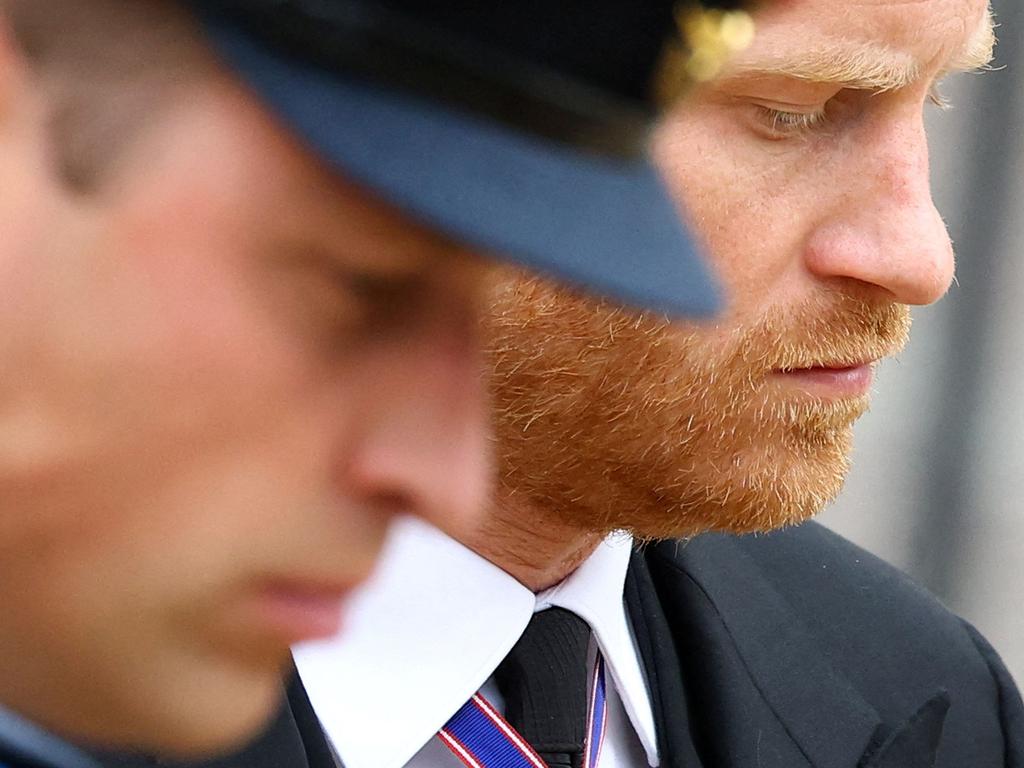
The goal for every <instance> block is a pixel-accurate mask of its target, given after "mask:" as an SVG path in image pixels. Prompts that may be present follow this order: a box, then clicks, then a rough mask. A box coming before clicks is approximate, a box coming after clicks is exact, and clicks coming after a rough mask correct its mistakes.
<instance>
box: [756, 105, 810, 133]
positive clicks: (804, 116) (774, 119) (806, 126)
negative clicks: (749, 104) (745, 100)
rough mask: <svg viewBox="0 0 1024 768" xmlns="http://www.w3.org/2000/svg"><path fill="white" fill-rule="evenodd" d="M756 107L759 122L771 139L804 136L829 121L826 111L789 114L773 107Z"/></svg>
mask: <svg viewBox="0 0 1024 768" xmlns="http://www.w3.org/2000/svg"><path fill="white" fill-rule="evenodd" d="M755 106H756V108H757V116H758V120H759V121H760V122H761V123H762V124H763V125H764V126H765V127H766V128H767V129H768V131H769V133H770V134H771V137H772V138H777V139H785V138H790V137H795V136H802V135H804V134H807V133H809V132H810V131H813V130H814V129H816V128H819V127H820V126H822V125H823V124H824V123H825V121H826V120H827V116H826V114H825V110H824V109H821V110H817V111H814V112H787V111H785V110H781V109H774V108H773V107H765V106H761V105H755Z"/></svg>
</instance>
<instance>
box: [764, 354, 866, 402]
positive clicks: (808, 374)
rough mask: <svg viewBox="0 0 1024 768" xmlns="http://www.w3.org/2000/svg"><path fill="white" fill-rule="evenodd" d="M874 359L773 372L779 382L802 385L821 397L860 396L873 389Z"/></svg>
mask: <svg viewBox="0 0 1024 768" xmlns="http://www.w3.org/2000/svg"><path fill="white" fill-rule="evenodd" d="M874 365H875V363H874V361H871V362H865V363H854V364H852V365H847V364H842V363H840V364H833V363H829V364H826V365H816V366H811V367H807V368H785V369H777V370H775V371H773V372H772V376H773V378H774V379H776V380H777V381H781V382H785V383H787V384H790V385H794V386H797V387H799V388H800V389H802V390H804V391H806V392H808V393H809V394H813V395H817V396H820V397H860V396H863V395H866V394H867V393H868V392H869V391H870V389H871V383H872V381H873V379H874Z"/></svg>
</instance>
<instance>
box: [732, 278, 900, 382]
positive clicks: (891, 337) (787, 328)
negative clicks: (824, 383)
mask: <svg viewBox="0 0 1024 768" xmlns="http://www.w3.org/2000/svg"><path fill="white" fill-rule="evenodd" d="M910 324H911V318H910V308H909V307H907V306H906V305H904V304H895V303H891V302H886V303H881V302H872V301H868V300H865V299H861V298H858V297H855V296H851V295H848V294H832V295H827V296H822V297H817V298H815V299H813V300H810V301H808V302H806V303H804V304H802V305H800V306H797V307H792V308H786V309H778V310H774V311H771V312H769V313H768V314H766V315H765V316H764V317H762V318H760V319H759V321H758V322H757V323H756V324H755V325H754V326H753V327H748V328H746V329H742V330H739V331H737V334H738V340H737V346H736V349H737V354H738V356H739V358H740V359H741V360H742V361H743V363H744V365H745V367H747V368H748V369H753V370H757V369H760V370H765V371H780V370H781V371H789V370H798V369H803V368H818V367H824V368H846V367H851V366H855V365H862V364H864V363H870V362H874V361H876V360H880V359H882V358H885V357H891V356H893V355H896V354H898V353H899V352H900V351H901V350H902V349H903V348H904V347H905V346H906V343H907V340H908V338H909V336H910Z"/></svg>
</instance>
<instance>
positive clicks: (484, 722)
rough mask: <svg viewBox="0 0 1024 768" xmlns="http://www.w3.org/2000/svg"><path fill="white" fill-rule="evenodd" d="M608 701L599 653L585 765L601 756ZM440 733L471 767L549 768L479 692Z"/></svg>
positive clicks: (591, 764) (589, 767) (592, 766)
mask: <svg viewBox="0 0 1024 768" xmlns="http://www.w3.org/2000/svg"><path fill="white" fill-rule="evenodd" d="M607 705H608V698H607V691H606V688H605V674H604V659H603V658H602V657H601V654H598V655H597V664H596V665H595V667H594V684H593V686H592V687H591V694H590V707H589V709H588V713H587V739H586V743H585V745H584V750H583V754H584V760H583V765H584V766H585V768H596V766H597V764H598V761H599V760H600V759H601V747H602V745H603V744H604V732H605V724H606V723H607V720H608V712H607V709H608V706H607ZM437 735H438V737H439V738H440V739H441V741H443V742H444V743H445V744H446V745H447V747H448V748H449V749H450V750H451V751H452V752H453V753H454V754H455V756H456V757H457V758H459V760H461V761H462V762H463V763H464V764H465V765H466V766H468V768H547V766H546V765H545V764H544V761H543V760H542V759H541V758H540V756H539V755H538V754H537V753H536V752H535V751H534V750H533V747H531V746H530V745H529V744H528V743H527V741H526V739H524V738H523V737H522V736H520V735H519V734H518V733H517V732H516V729H515V728H513V727H512V726H511V725H509V724H508V722H507V721H506V720H505V718H503V717H502V716H501V715H500V714H499V713H498V712H497V710H495V709H494V707H493V706H492V705H491V703H490V702H489V701H487V699H485V698H484V697H483V696H481V695H480V694H479V693H477V694H474V695H473V698H471V699H470V700H469V701H467V702H466V703H465V704H463V705H462V708H461V709H460V710H459V711H458V712H456V713H455V714H454V715H452V718H451V720H449V721H448V722H447V723H445V726H444V727H443V728H442V729H441V730H440V731H439V732H438V734H437Z"/></svg>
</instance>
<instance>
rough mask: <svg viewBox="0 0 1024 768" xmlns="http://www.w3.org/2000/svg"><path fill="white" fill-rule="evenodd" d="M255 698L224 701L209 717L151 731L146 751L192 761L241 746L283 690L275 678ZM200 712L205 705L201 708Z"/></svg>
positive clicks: (272, 709) (267, 715)
mask: <svg viewBox="0 0 1024 768" xmlns="http://www.w3.org/2000/svg"><path fill="white" fill-rule="evenodd" d="M261 694H262V695H261V696H260V697H259V698H253V697H251V698H248V699H245V700H243V699H232V700H231V701H230V702H228V701H224V702H223V704H222V705H221V706H219V707H218V708H217V711H216V713H215V715H214V714H212V713H211V717H209V718H205V719H203V720H200V719H198V718H197V719H191V718H190V719H189V721H188V722H180V723H179V724H178V727H177V728H176V729H175V730H173V731H171V730H168V729H165V730H163V731H162V733H153V734H151V735H150V736H151V737H150V738H145V739H144V741H145V742H146V743H147V744H150V745H152V746H150V747H148V748H147V751H149V752H156V753H157V754H160V755H162V756H166V757H169V758H171V759H175V760H187V761H194V760H199V759H208V758H215V757H218V756H221V755H225V754H230V753H232V752H235V751H237V750H239V749H241V748H242V747H243V746H245V745H246V744H247V743H248V742H250V741H252V740H253V739H254V738H256V737H257V736H258V735H259V734H260V732H261V731H263V729H264V728H266V727H267V726H268V725H269V724H270V721H271V719H272V718H273V717H274V715H275V714H277V711H278V708H279V707H280V706H281V705H282V702H283V701H284V698H283V697H284V692H283V687H282V684H281V682H280V681H279V680H278V681H277V682H276V683H275V684H274V685H273V686H268V688H267V689H266V690H264V691H261ZM202 709H203V711H206V710H207V707H205V706H204V707H203V708H202Z"/></svg>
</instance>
